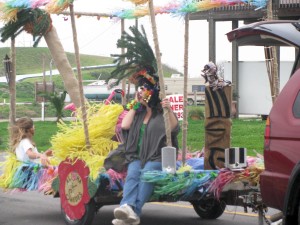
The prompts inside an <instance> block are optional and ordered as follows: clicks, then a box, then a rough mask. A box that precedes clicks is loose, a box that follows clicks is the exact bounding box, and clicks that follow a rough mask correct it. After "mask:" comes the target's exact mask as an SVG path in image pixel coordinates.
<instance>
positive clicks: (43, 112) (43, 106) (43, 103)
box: [42, 102, 45, 121]
mask: <svg viewBox="0 0 300 225" xmlns="http://www.w3.org/2000/svg"><path fill="white" fill-rule="evenodd" d="M42 121H45V102H42Z"/></svg>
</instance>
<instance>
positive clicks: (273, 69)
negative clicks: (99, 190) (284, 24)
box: [267, 0, 279, 104]
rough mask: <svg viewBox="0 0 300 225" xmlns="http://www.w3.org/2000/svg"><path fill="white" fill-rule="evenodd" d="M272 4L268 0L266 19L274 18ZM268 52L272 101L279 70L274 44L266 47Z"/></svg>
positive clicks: (271, 1) (276, 89)
mask: <svg viewBox="0 0 300 225" xmlns="http://www.w3.org/2000/svg"><path fill="white" fill-rule="evenodd" d="M273 11H274V6H273V0H269V2H268V5H267V20H273V19H274V13H273ZM268 51H269V54H270V56H271V57H270V60H271V62H270V64H271V75H269V76H270V77H271V79H272V80H271V81H270V85H271V86H270V88H271V93H272V96H271V97H272V102H273V104H274V102H275V101H276V98H277V97H278V94H279V70H278V58H277V48H276V47H275V46H271V47H270V48H268ZM269 79H270V78H269Z"/></svg>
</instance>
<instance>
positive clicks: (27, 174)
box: [0, 153, 57, 194]
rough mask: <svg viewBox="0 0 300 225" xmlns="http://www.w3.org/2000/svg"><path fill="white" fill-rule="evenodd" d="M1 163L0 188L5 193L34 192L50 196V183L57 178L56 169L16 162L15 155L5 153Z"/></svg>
mask: <svg viewBox="0 0 300 225" xmlns="http://www.w3.org/2000/svg"><path fill="white" fill-rule="evenodd" d="M7 154H8V155H7V157H6V160H5V161H4V162H3V163H2V169H3V174H2V175H1V176H0V187H1V188H3V189H4V190H5V191H9V192H15V191H34V190H38V191H40V192H44V193H45V194H52V192H53V190H52V188H51V183H52V181H53V179H54V178H55V177H56V176H57V168H56V167H52V166H50V167H42V165H41V164H38V163H34V162H30V163H22V162H19V161H17V158H16V156H15V154H13V153H7Z"/></svg>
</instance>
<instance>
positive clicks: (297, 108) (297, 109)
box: [293, 92, 300, 118]
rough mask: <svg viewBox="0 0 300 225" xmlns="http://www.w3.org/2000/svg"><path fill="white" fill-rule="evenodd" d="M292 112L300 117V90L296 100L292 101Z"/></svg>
mask: <svg viewBox="0 0 300 225" xmlns="http://www.w3.org/2000/svg"><path fill="white" fill-rule="evenodd" d="M293 114H294V117H296V118H300V92H298V95H297V98H296V101H295V102H294V105H293Z"/></svg>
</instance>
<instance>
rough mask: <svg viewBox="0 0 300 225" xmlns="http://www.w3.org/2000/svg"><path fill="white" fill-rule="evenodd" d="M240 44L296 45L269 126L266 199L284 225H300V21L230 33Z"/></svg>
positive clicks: (267, 23)
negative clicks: (292, 59) (289, 70)
mask: <svg viewBox="0 0 300 225" xmlns="http://www.w3.org/2000/svg"><path fill="white" fill-rule="evenodd" d="M227 37H228V40H229V41H231V42H232V41H236V42H237V44H238V45H239V46H246V45H255V46H292V47H295V49H296V50H297V51H296V52H297V54H298V55H297V56H296V57H295V63H294V66H293V69H292V71H291V76H290V79H289V80H288V82H287V83H286V85H285V86H284V88H283V89H282V91H281V92H280V94H279V96H278V97H277V99H276V101H275V103H274V104H273V107H272V109H271V111H270V114H269V117H268V119H267V123H266V128H265V142H264V162H265V171H264V172H263V173H262V174H261V176H260V191H261V196H262V201H263V203H264V204H266V205H267V206H268V207H272V208H276V209H278V210H280V211H282V213H283V220H282V224H283V225H300V69H299V67H300V54H299V47H300V21H284V20H277V21H263V22H257V23H253V24H249V25H246V26H243V27H240V28H237V29H235V30H233V31H231V32H229V33H228V34H227Z"/></svg>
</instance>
